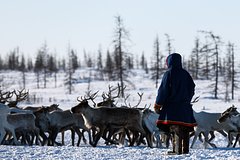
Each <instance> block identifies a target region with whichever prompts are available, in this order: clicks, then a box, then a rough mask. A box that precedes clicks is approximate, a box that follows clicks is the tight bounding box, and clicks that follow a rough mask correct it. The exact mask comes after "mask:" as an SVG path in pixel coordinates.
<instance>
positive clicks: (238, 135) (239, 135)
mask: <svg viewBox="0 0 240 160" xmlns="http://www.w3.org/2000/svg"><path fill="white" fill-rule="evenodd" d="M239 137H240V134H237V136H236V140H235V142H234V144H233V148H235V147H236V144H237V142H238V139H239Z"/></svg>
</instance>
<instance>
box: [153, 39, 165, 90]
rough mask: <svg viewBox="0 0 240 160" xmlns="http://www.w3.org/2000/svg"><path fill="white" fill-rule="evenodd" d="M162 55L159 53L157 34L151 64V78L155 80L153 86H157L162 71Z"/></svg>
mask: <svg viewBox="0 0 240 160" xmlns="http://www.w3.org/2000/svg"><path fill="white" fill-rule="evenodd" d="M162 58H163V56H162V55H161V53H160V42H159V38H158V36H157V37H156V39H155V41H154V54H153V60H154V61H153V66H152V79H153V80H155V87H156V88H157V87H158V81H159V79H160V76H161V74H162V72H163V66H162Z"/></svg>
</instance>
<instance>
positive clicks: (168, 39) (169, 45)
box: [165, 33, 173, 55]
mask: <svg viewBox="0 0 240 160" xmlns="http://www.w3.org/2000/svg"><path fill="white" fill-rule="evenodd" d="M165 36H166V38H167V52H168V55H169V54H171V53H172V51H173V49H172V44H171V41H172V40H173V39H171V38H170V36H169V34H167V33H165Z"/></svg>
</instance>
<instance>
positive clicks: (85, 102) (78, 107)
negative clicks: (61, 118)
mask: <svg viewBox="0 0 240 160" xmlns="http://www.w3.org/2000/svg"><path fill="white" fill-rule="evenodd" d="M97 93H98V91H97V92H95V93H93V94H90V92H88V93H87V96H84V98H83V97H78V98H77V100H78V101H79V102H80V103H79V104H78V105H76V106H75V107H72V108H71V112H73V113H80V112H83V111H84V110H85V109H86V108H88V107H90V106H89V104H88V100H91V101H93V103H94V104H96V103H95V102H94V99H95V98H96V96H97Z"/></svg>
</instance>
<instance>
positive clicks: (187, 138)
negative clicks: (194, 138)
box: [183, 128, 190, 154]
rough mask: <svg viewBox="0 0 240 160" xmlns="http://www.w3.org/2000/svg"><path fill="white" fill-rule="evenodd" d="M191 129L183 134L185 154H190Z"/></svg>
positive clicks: (185, 130)
mask: <svg viewBox="0 0 240 160" xmlns="http://www.w3.org/2000/svg"><path fill="white" fill-rule="evenodd" d="M189 138H190V137H189V129H188V128H186V129H184V132H183V154H188V153H189Z"/></svg>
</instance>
